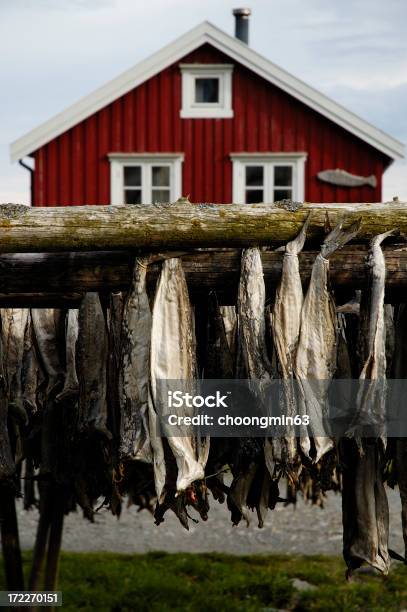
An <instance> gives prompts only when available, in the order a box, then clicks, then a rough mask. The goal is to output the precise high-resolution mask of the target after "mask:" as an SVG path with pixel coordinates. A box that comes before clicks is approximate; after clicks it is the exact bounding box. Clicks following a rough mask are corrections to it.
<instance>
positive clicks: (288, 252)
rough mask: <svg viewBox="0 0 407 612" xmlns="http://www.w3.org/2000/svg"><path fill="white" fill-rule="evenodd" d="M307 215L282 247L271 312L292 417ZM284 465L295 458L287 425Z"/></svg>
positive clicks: (286, 406)
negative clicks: (298, 228) (279, 275)
mask: <svg viewBox="0 0 407 612" xmlns="http://www.w3.org/2000/svg"><path fill="white" fill-rule="evenodd" d="M309 218H310V217H308V219H307V220H306V222H305V223H304V225H303V227H302V229H301V231H300V233H299V234H298V236H297V238H295V240H292V241H291V242H289V243H288V244H287V245H286V247H285V253H284V258H283V268H282V273H281V279H280V283H279V285H278V287H277V291H276V299H275V303H274V308H273V312H272V324H273V332H274V333H273V338H274V344H275V348H276V351H277V356H278V363H279V367H280V370H281V378H282V379H283V390H284V408H285V411H284V412H285V413H286V415H287V416H295V391H294V388H293V385H292V379H293V376H294V365H295V359H296V354H297V347H298V341H299V336H300V323H301V310H302V305H303V302H304V296H303V291H302V283H301V277H300V269H299V261H298V254H299V253H300V251H301V250H302V248H303V246H304V244H305V239H306V233H307V227H308V223H309ZM282 446H283V452H284V457H283V458H282V459H283V463H284V465H285V467H286V468H287V467H288V466H290V465H292V464H293V462H294V460H295V458H296V447H297V444H296V439H295V433H294V431H293V428H287V434H286V435H285V437H284V439H283V441H282Z"/></svg>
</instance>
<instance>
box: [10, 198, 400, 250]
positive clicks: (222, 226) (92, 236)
mask: <svg viewBox="0 0 407 612" xmlns="http://www.w3.org/2000/svg"><path fill="white" fill-rule="evenodd" d="M296 208H298V210H292V209H296ZM309 213H312V215H311V222H310V225H309V230H308V236H309V239H310V240H311V241H313V240H318V241H320V240H321V238H322V237H323V235H324V225H325V221H326V216H327V215H328V216H329V220H330V223H331V225H332V226H333V225H335V224H336V223H337V222H338V221H339V220H340V219H342V218H343V217H344V216H346V223H351V222H352V221H354V220H355V219H358V218H360V219H361V229H360V232H359V235H358V239H359V240H362V241H363V240H367V239H369V238H371V237H372V236H373V235H375V234H378V233H380V232H383V231H385V230H388V229H392V228H395V227H397V228H399V229H400V230H401V231H402V232H405V233H406V234H407V204H405V203H400V202H398V201H397V202H389V203H382V204H309V203H305V204H303V205H300V204H299V205H298V206H297V205H296V204H295V203H288V204H285V205H284V206H282V205H278V204H277V205H272V204H221V205H210V204H191V203H189V202H188V201H185V200H179V201H178V202H176V203H174V204H166V205H164V204H160V205H137V206H61V207H55V208H30V207H27V206H23V205H19V204H2V205H0V252H2V253H10V252H44V251H94V250H127V249H141V250H149V251H153V250H159V249H166V250H168V249H179V248H182V249H191V248H197V247H241V246H250V245H268V244H280V243H284V242H286V241H288V240H291V239H292V238H294V237H295V236H296V235H297V234H298V232H299V230H300V228H301V226H302V224H303V223H304V221H305V219H306V218H307V216H308V215H309Z"/></svg>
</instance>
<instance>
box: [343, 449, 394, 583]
mask: <svg viewBox="0 0 407 612" xmlns="http://www.w3.org/2000/svg"><path fill="white" fill-rule="evenodd" d="M340 450H341V457H342V465H343V470H342V472H343V476H342V519H343V556H344V559H345V562H346V564H347V566H348V575H350V574H351V572H352V571H353V570H354V569H356V568H358V567H360V566H361V565H362V564H363V563H368V564H369V565H371V566H372V567H374V568H376V569H378V570H380V571H381V572H383V573H384V574H387V572H388V570H389V567H390V558H389V553H388V532H389V509H388V502H387V495H386V491H385V488H384V485H383V469H384V456H383V448H382V447H381V443H380V442H379V443H378V442H377V441H376V440H372V439H364V440H363V455H362V456H361V455H360V452H359V450H358V448H357V446H356V444H355V441H354V440H350V439H342V440H341V443H340Z"/></svg>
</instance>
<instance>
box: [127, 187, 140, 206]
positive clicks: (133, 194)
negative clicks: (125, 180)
mask: <svg viewBox="0 0 407 612" xmlns="http://www.w3.org/2000/svg"><path fill="white" fill-rule="evenodd" d="M124 199H125V203H126V204H141V189H125V190H124Z"/></svg>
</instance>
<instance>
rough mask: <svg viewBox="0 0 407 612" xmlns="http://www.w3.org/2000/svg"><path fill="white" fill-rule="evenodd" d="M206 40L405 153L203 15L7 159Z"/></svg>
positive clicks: (34, 133)
mask: <svg viewBox="0 0 407 612" xmlns="http://www.w3.org/2000/svg"><path fill="white" fill-rule="evenodd" d="M204 43H209V44H211V45H212V46H214V47H215V48H216V49H218V50H219V51H222V52H223V53H225V54H226V55H228V56H229V57H230V58H232V59H233V60H235V61H236V62H239V63H241V64H242V65H243V66H245V67H246V68H249V69H250V70H252V71H253V72H255V73H256V74H258V75H259V76H261V77H263V78H264V79H266V80H267V81H269V82H270V83H273V84H274V85H276V86H277V87H279V88H280V89H282V90H283V91H285V92H287V93H288V94H290V95H291V96H293V97H294V98H296V99H298V100H300V101H301V102H303V103H304V104H306V105H307V106H309V107H310V108H313V109H314V110H316V111H317V112H319V113H320V114H321V115H323V116H325V117H327V118H328V119H331V120H332V121H333V122H334V123H336V124H338V125H340V126H341V127H343V128H344V129H346V130H348V131H349V132H350V133H352V134H354V135H355V136H357V137H358V138H360V139H361V140H363V141H365V142H367V143H369V144H370V145H372V146H373V147H374V148H376V149H377V150H379V151H381V152H382V153H385V154H386V155H388V156H389V157H391V158H392V159H397V158H402V157H404V145H403V143H401V142H400V141H399V140H397V139H396V138H393V137H392V136H390V135H389V134H386V133H385V132H383V131H381V130H379V129H378V128H376V127H374V126H373V125H371V124H370V123H368V122H367V121H365V120H364V119H361V118H360V117H358V116H357V115H355V114H354V113H352V112H351V111H349V110H347V109H346V108H344V107H343V106H341V105H340V104H337V103H336V102H334V101H333V100H331V99H330V98H328V97H327V96H325V95H324V94H322V93H320V92H319V91H317V90H316V89H314V88H313V87H310V86H309V85H307V84H306V83H304V82H303V81H301V80H300V79H297V78H296V77H294V76H293V75H291V74H290V73H288V72H286V71H285V70H283V69H282V68H280V67H279V66H277V65H276V64H273V62H271V61H270V60H268V59H266V58H265V57H263V56H262V55H260V54H258V53H256V52H255V51H253V49H251V48H250V47H248V46H247V45H246V44H245V43H242V42H241V41H240V40H238V39H236V38H234V37H232V36H229V35H228V34H226V33H225V32H223V31H222V30H219V29H218V28H217V27H215V26H214V25H212V24H211V23H209V22H207V21H204V22H203V23H201V24H200V25H198V26H196V27H195V28H193V29H192V30H190V31H189V32H187V33H186V34H184V35H183V36H181V37H180V38H178V39H177V40H175V41H174V42H172V43H170V44H169V45H166V46H165V47H163V48H162V49H161V50H160V51H158V52H156V53H154V54H153V55H151V56H150V57H149V58H147V59H146V60H144V61H142V62H140V63H139V64H137V65H136V66H134V67H133V68H131V69H130V70H127V71H126V72H124V73H123V74H121V75H120V76H118V77H116V78H115V79H113V80H112V81H110V82H109V83H107V84H106V85H103V86H102V87H100V88H99V89H97V90H96V91H94V92H93V93H91V94H89V95H88V96H85V97H84V98H82V99H81V100H79V102H76V103H75V104H73V105H72V106H70V107H69V108H67V109H66V110H65V111H63V112H61V113H59V114H58V115H55V116H54V117H52V118H51V119H49V120H48V121H46V122H45V123H43V124H42V125H40V126H38V127H36V128H34V129H33V130H31V131H30V132H28V133H27V134H25V135H24V136H22V137H21V138H19V139H18V140H16V141H14V142H13V143H12V144H11V145H10V157H11V160H12V161H17V160H18V159H21V158H23V157H24V156H26V155H30V154H31V153H33V152H34V151H36V150H37V149H38V148H39V147H41V146H43V145H44V144H46V143H47V142H49V141H50V140H53V139H54V138H56V137H57V136H59V135H60V134H62V133H63V132H65V131H66V130H68V129H70V128H71V127H73V126H74V125H76V124H78V123H79V122H80V121H83V120H84V119H86V118H87V117H89V116H90V115H93V114H94V113H96V112H97V111H98V110H100V109H101V108H104V107H105V106H107V105H108V104H110V103H111V102H113V101H114V100H116V99H117V98H120V97H121V96H123V95H124V94H126V93H127V92H128V91H130V90H132V89H134V88H135V87H137V86H138V85H140V84H141V83H143V82H144V81H146V80H148V79H150V78H151V77H153V76H154V75H156V74H158V73H159V72H161V71H162V70H164V68H166V67H167V66H170V65H171V64H173V63H175V62H177V61H178V60H180V59H182V58H183V57H184V56H185V55H187V54H188V53H190V52H191V51H193V50H194V49H197V48H198V47H200V46H201V45H203V44H204Z"/></svg>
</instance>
